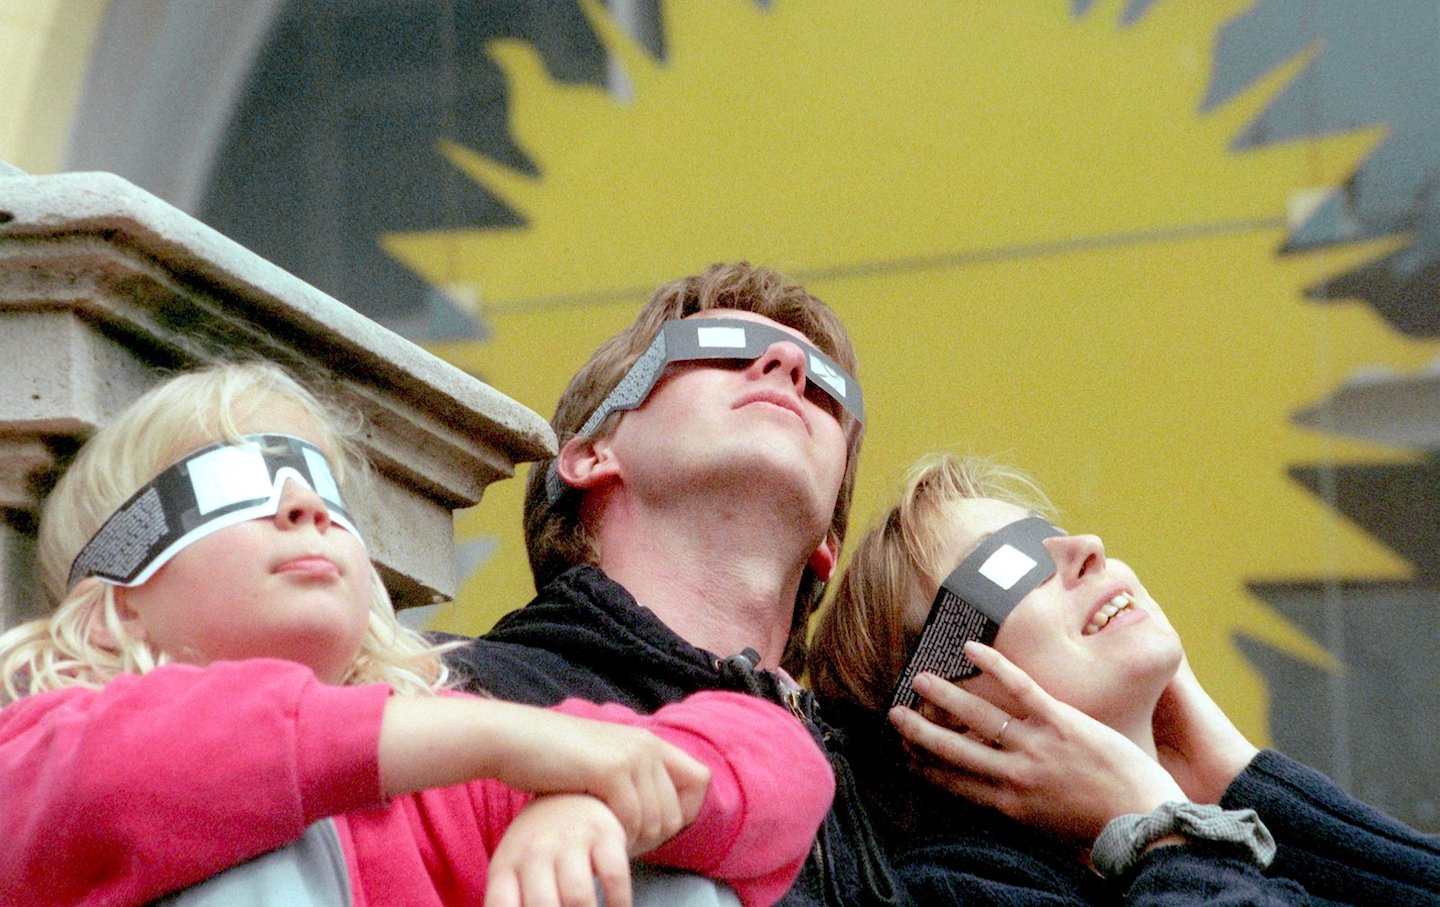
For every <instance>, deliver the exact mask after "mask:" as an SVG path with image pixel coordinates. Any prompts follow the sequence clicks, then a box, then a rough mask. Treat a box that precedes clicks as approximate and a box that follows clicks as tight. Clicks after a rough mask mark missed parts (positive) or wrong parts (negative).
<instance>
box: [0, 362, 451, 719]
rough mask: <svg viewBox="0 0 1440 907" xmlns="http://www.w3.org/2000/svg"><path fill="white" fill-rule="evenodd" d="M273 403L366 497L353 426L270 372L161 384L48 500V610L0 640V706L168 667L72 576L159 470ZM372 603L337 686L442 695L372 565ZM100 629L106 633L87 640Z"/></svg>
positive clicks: (425, 649)
mask: <svg viewBox="0 0 1440 907" xmlns="http://www.w3.org/2000/svg"><path fill="white" fill-rule="evenodd" d="M277 403H278V404H281V405H286V404H289V405H294V406H298V407H299V408H301V409H302V410H303V411H304V412H305V413H306V414H307V415H308V416H309V417H310V419H311V420H312V421H313V422H314V424H315V426H316V433H317V435H318V436H317V437H314V438H310V439H307V440H310V441H313V442H314V443H315V444H317V445H318V446H319V447H320V448H321V449H322V450H324V451H325V452H326V455H327V457H328V458H329V459H330V461H331V467H332V470H333V472H334V474H335V479H336V482H337V483H338V484H339V486H340V488H341V489H342V491H345V492H347V493H346V495H345V496H346V498H347V500H358V499H360V498H363V497H364V496H365V495H366V494H367V493H368V491H369V487H368V486H369V482H370V476H369V472H368V469H367V464H366V460H365V457H364V455H363V453H362V452H361V450H360V447H359V444H358V442H357V437H358V434H359V429H360V420H359V417H358V416H355V415H354V414H352V413H348V412H347V411H345V410H343V409H341V408H339V407H337V406H335V405H333V404H330V403H327V402H322V401H321V399H320V398H319V397H317V396H316V395H315V394H313V393H311V392H310V391H309V390H307V389H306V388H305V387H304V386H302V385H301V384H300V383H299V382H298V381H296V380H295V379H294V378H293V377H291V376H290V375H289V374H288V373H287V372H285V371H284V370H283V369H282V368H280V367H279V366H277V365H273V364H271V363H267V362H244V363H228V364H223V365H217V366H212V367H209V368H205V369H201V370H197V371H192V372H186V373H183V374H179V375H176V376H173V377H171V378H169V379H168V380H166V381H163V382H162V383H160V384H159V385H158V386H156V387H154V388H152V389H151V390H149V391H148V392H146V393H145V394H143V395H142V396H140V397H139V398H138V399H136V400H135V401H134V402H133V403H131V404H130V405H129V406H128V407H126V408H125V409H124V410H122V411H121V412H120V414H119V415H118V416H116V417H115V419H114V420H113V421H111V422H110V423H108V424H107V425H105V426H104V427H103V428H101V429H100V430H99V431H97V432H96V433H95V435H94V436H93V437H92V438H90V440H89V441H88V442H87V443H86V444H85V445H84V447H82V448H81V450H80V453H79V454H78V455H77V456H76V457H75V460H74V462H73V463H72V464H71V465H70V467H69V468H68V469H66V471H65V473H64V475H62V476H61V478H60V481H59V482H58V483H57V484H56V485H55V489H54V491H52V492H51V493H50V495H49V497H48V499H47V500H46V502H45V508H44V512H43V515H42V516H41V520H40V532H39V541H38V543H37V545H36V549H37V553H36V559H37V562H38V569H39V574H40V581H41V584H42V585H43V586H44V588H45V592H46V594H47V596H48V598H49V600H50V601H51V602H53V603H57V604H56V606H55V608H54V611H53V612H52V613H51V614H50V615H49V616H48V617H44V618H40V619H37V620H32V621H29V622H27V623H24V624H21V625H19V626H17V627H14V628H13V629H11V630H9V631H8V632H6V633H4V634H3V635H0V678H3V682H4V687H3V695H0V701H9V700H13V699H18V698H20V697H21V696H24V695H27V694H30V693H39V692H42V691H45V690H53V689H59V688H61V687H71V686H82V687H91V688H99V687H102V686H104V685H105V684H107V683H108V682H110V681H111V680H112V679H114V678H115V677H116V676H117V675H119V674H124V673H130V674H143V673H145V672H147V671H150V670H152V669H154V668H155V667H157V666H158V665H161V664H164V663H165V662H166V661H167V660H168V658H167V656H166V655H165V654H164V653H162V652H160V651H158V650H156V649H155V648H154V647H153V646H152V645H151V644H150V643H148V642H146V641H143V640H137V639H135V638H134V636H132V635H131V634H130V633H128V632H127V631H126V629H125V626H124V623H123V621H122V620H121V612H120V610H119V608H118V606H117V601H116V595H115V587H114V586H112V585H110V584H109V583H106V582H102V581H100V580H98V579H94V578H87V579H82V580H80V581H79V582H78V583H76V584H75V586H74V587H73V588H69V587H67V581H68V576H69V572H70V565H71V564H72V563H73V561H74V560H75V557H76V555H78V554H79V553H80V549H81V548H83V547H84V546H85V544H86V543H87V542H88V541H89V540H90V538H91V537H92V536H93V535H94V534H95V532H96V531H97V530H98V529H99V528H100V526H101V525H102V524H103V523H104V522H105V520H107V519H108V518H109V517H110V515H111V514H113V513H114V512H115V511H116V510H117V509H118V508H119V507H120V505H121V504H123V503H125V501H126V500H127V499H128V498H129V497H130V496H131V495H132V494H134V493H135V492H136V491H137V490H139V489H140V487H141V486H143V485H144V484H145V483H147V482H149V481H150V480H151V479H153V478H154V477H155V476H156V475H157V474H159V473H160V472H161V471H162V470H163V469H164V468H165V467H166V466H168V465H170V464H171V463H173V462H175V461H176V460H178V459H180V458H181V457H182V456H184V455H185V454H186V453H189V452H190V451H192V450H196V449H198V448H200V447H204V446H206V445H208V444H212V443H215V442H217V441H236V440H238V439H239V437H240V436H241V432H240V431H239V430H238V429H237V427H236V426H237V424H239V423H240V422H241V420H242V419H243V418H244V417H246V416H247V415H253V414H257V413H259V414H263V412H264V411H265V410H266V408H268V407H270V406H273V405H275V404H277ZM371 593H372V594H371V602H370V620H369V626H368V627H367V629H366V632H365V638H364V641H363V642H362V644H361V649H360V654H359V656H358V657H357V658H356V659H355V663H354V665H353V666H352V667H351V669H350V671H349V672H348V673H347V674H346V675H345V677H344V678H343V680H342V681H341V682H342V683H343V684H362V683H374V682H381V683H388V684H390V685H391V686H392V687H393V688H394V689H395V690H396V691H397V692H400V693H408V694H424V693H430V692H433V691H435V690H437V689H439V688H440V687H441V686H443V684H444V683H445V680H446V677H447V673H446V669H445V667H444V664H443V663H442V661H441V660H440V657H439V653H440V652H441V651H443V647H436V646H432V645H431V644H429V643H428V642H427V641H426V640H425V639H424V637H422V636H421V635H420V634H418V633H416V632H414V631H413V630H409V629H407V628H405V627H403V626H401V625H400V623H399V621H397V620H396V618H395V609H394V606H393V605H392V604H391V601H390V595H389V593H388V592H387V591H386V590H385V585H384V583H383V582H382V581H381V579H380V575H379V573H378V572H377V571H376V570H375V568H374V566H373V564H372V566H371ZM99 627H103V628H104V630H105V631H106V632H104V633H96V632H95V630H96V629H97V628H99ZM107 636H108V639H105V637H107ZM98 640H105V641H104V642H100V641H98Z"/></svg>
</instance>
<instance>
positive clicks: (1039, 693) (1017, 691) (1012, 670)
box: [965, 641, 1055, 716]
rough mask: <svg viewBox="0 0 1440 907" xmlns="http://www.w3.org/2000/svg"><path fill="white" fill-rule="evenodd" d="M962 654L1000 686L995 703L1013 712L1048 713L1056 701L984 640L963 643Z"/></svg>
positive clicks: (1022, 670)
mask: <svg viewBox="0 0 1440 907" xmlns="http://www.w3.org/2000/svg"><path fill="white" fill-rule="evenodd" d="M965 657H967V658H969V659H970V661H971V662H972V663H973V664H974V665H975V666H976V667H977V668H979V669H980V670H981V671H983V672H985V673H986V674H988V675H990V676H991V677H993V678H994V679H995V681H996V682H997V683H999V685H1000V689H1001V691H1002V692H1001V694H1000V695H999V696H997V697H996V698H998V699H1001V701H999V702H996V703H994V704H995V705H996V706H998V707H1000V708H1002V709H1004V710H1005V711H1007V712H1009V713H1010V714H1012V715H1039V716H1044V715H1048V714H1049V713H1050V711H1051V709H1052V708H1053V706H1054V703H1055V700H1054V699H1053V698H1052V697H1051V696H1050V694H1049V693H1047V692H1045V691H1044V690H1042V689H1041V688H1040V685H1039V684H1038V683H1036V682H1035V681H1034V680H1032V679H1030V675H1029V674H1026V673H1025V671H1024V669H1022V668H1020V667H1019V666H1017V665H1016V664H1015V663H1014V662H1012V661H1011V660H1010V659H1008V658H1006V657H1005V656H1004V655H1001V654H1000V653H999V652H998V651H996V650H995V649H992V648H990V647H989V646H987V645H985V644H984V643H979V642H974V641H971V642H968V643H966V644H965Z"/></svg>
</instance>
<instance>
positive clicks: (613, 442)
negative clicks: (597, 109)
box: [450, 264, 902, 904]
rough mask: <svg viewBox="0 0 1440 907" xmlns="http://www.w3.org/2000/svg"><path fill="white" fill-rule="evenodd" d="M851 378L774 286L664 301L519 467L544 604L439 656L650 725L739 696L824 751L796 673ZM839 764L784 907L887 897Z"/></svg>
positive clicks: (500, 687) (851, 444)
mask: <svg viewBox="0 0 1440 907" xmlns="http://www.w3.org/2000/svg"><path fill="white" fill-rule="evenodd" d="M854 371H855V353H854V349H853V348H852V347H851V345H850V341H849V338H848V337H847V335H846V334H845V330H844V327H843V326H842V325H841V324H840V321H839V319H838V318H837V317H836V316H835V314H834V313H833V312H832V311H830V309H829V308H828V307H826V306H825V305H824V303H822V302H821V301H820V300H818V299H816V298H815V297H813V296H811V295H810V294H809V293H807V292H806V291H805V290H804V289H802V288H801V287H798V286H795V285H792V284H788V283H787V282H786V281H785V280H784V279H783V278H782V277H780V276H779V275H778V274H776V273H774V272H773V271H769V270H766V269H764V268H757V267H752V266H750V265H747V264H736V265H715V266H712V267H711V268H710V269H709V270H707V271H706V272H705V273H703V274H701V275H698V276H694V277H689V278H685V279H682V280H679V281H675V282H673V283H669V284H666V285H664V286H662V287H660V288H659V289H658V290H656V292H655V293H654V295H652V297H651V298H650V300H649V302H647V303H646V305H645V307H644V308H643V309H642V310H641V312H640V315H639V317H638V318H637V319H636V321H635V323H634V324H632V325H631V326H630V327H628V328H626V329H625V330H623V331H621V332H620V333H619V334H618V335H617V336H615V337H614V338H612V339H611V340H609V341H608V342H606V343H605V344H604V345H603V346H601V347H600V349H599V350H597V351H596V352H595V354H594V355H593V356H592V357H591V358H590V361H589V362H587V363H586V364H585V365H584V366H583V367H582V368H581V369H580V371H579V373H578V374H576V376H575V377H574V379H572V381H571V382H570V385H569V387H568V388H567V389H566V391H565V393H564V395H563V396H562V397H561V400H560V404H559V407H558V409H557V411H556V414H555V418H554V420H553V425H554V427H555V431H556V434H557V435H558V437H559V440H560V444H561V449H560V452H559V455H558V456H557V457H556V458H555V459H554V460H552V461H547V462H541V463H537V464H535V465H534V466H533V467H532V468H531V472H530V479H529V483H528V485H527V489H526V498H525V535H526V544H527V546H528V548H529V554H530V565H531V569H532V571H533V572H534V574H535V582H536V587H537V588H538V589H539V590H540V591H539V594H538V595H537V596H536V598H535V600H534V601H532V602H531V603H530V604H529V605H528V606H526V607H525V608H523V609H521V610H519V611H516V612H514V613H512V614H510V615H508V616H507V617H505V618H504V619H503V620H501V621H500V623H499V624H497V625H496V627H495V629H494V630H493V631H491V632H490V633H489V634H487V635H486V636H485V637H484V638H482V639H480V640H477V641H475V642H474V643H472V644H470V645H469V646H466V647H465V648H463V649H460V650H457V651H455V652H452V653H451V655H450V659H451V663H452V665H453V667H455V669H456V671H457V673H458V674H459V675H460V676H461V677H462V678H464V679H465V680H466V681H468V682H469V683H471V684H472V685H473V686H475V687H476V688H480V689H485V690H488V691H490V692H491V693H493V694H494V695H497V696H501V697H504V698H508V699H517V700H521V701H526V702H532V703H536V704H550V703H553V702H556V701H559V700H560V699H563V698H565V697H567V696H580V697H584V698H586V699H591V700H594V701H600V702H621V703H624V704H626V705H629V706H631V707H632V708H636V709H640V710H643V711H650V710H654V709H656V708H659V707H660V706H661V705H664V704H665V703H668V702H673V701H675V700H677V699H680V698H682V697H684V696H686V695H689V694H690V693H694V692H697V691H700V690H706V689H739V690H745V691H748V692H751V693H753V694H754V695H757V696H763V697H765V698H768V699H771V700H774V701H777V702H781V703H783V704H785V705H787V706H788V707H789V708H790V709H791V710H792V711H793V712H794V713H795V714H796V715H797V716H799V717H800V718H801V719H802V720H804V721H805V723H806V724H807V726H809V727H810V728H811V730H812V732H813V733H814V734H815V736H816V739H817V740H818V741H820V742H821V743H822V745H824V744H826V743H829V742H832V739H833V738H831V735H829V733H828V728H827V727H826V726H825V725H824V724H823V723H822V722H821V721H820V720H819V718H818V717H817V716H816V714H815V710H814V706H813V703H812V701H811V699H810V696H809V694H808V693H807V692H805V691H803V690H801V689H800V688H799V687H798V685H796V684H795V682H794V681H793V680H792V679H791V674H798V673H799V672H800V671H801V670H802V669H803V667H804V660H805V631H806V623H807V619H808V617H809V616H810V614H811V613H812V611H813V610H814V607H815V605H816V604H817V603H818V601H819V597H820V592H821V590H822V589H823V585H824V582H825V580H826V579H828V578H829V576H830V572H831V570H832V569H833V567H834V565H835V558H836V555H837V553H838V551H839V547H840V543H841V540H842V538H843V536H844V533H845V528H846V522H847V519H848V516H849V509H850V499H851V493H852V490H853V488H854V480H855V478H854V477H855V463H856V458H857V454H858V452H859V447H860V438H861V432H862V428H861V420H862V419H863V405H862V403H861V397H860V392H859V387H858V385H856V384H855V382H854V379H853V378H852V377H850V376H851V375H853V374H854ZM763 745H764V743H763V741H757V746H761V747H763ZM827 749H833V748H831V747H827ZM831 763H832V765H833V766H834V767H835V769H836V774H837V795H836V802H835V806H834V807H833V808H832V810H831V813H830V815H829V816H828V817H827V819H826V822H825V825H824V826H822V828H821V832H820V836H819V838H818V839H817V842H816V848H815V851H814V852H813V854H812V856H811V859H810V860H809V861H808V862H807V864H806V866H805V869H804V870H803V871H802V872H801V875H800V878H799V879H798V880H797V882H796V883H795V885H794V887H793V888H792V889H791V891H790V892H789V894H788V895H787V896H786V898H785V899H784V900H783V901H782V902H781V903H784V904H822V903H824V904H871V903H874V904H887V903H897V902H899V901H900V900H901V898H902V895H901V894H900V893H898V892H897V891H896V890H895V888H894V886H893V884H892V880H891V875H890V871H889V868H888V864H887V863H886V862H885V860H884V858H883V857H882V856H881V854H880V851H879V848H878V846H877V845H876V843H875V840H874V838H873V835H872V834H871V832H870V826H869V823H868V821H867V820H866V818H865V815H864V813H863V810H862V809H861V807H860V805H859V801H858V798H857V797H855V795H854V790H853V786H852V785H851V784H850V783H849V769H848V767H847V766H846V764H845V763H844V760H843V759H841V758H840V757H839V756H838V755H837V754H835V753H834V752H831Z"/></svg>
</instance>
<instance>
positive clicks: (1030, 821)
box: [811, 456, 1440, 904]
mask: <svg viewBox="0 0 1440 907" xmlns="http://www.w3.org/2000/svg"><path fill="white" fill-rule="evenodd" d="M1048 509H1049V508H1048V504H1047V503H1046V502H1045V499H1044V496H1043V495H1042V494H1041V493H1040V492H1039V491H1038V489H1036V488H1035V487H1034V485H1033V484H1031V483H1029V482H1028V480H1026V479H1025V478H1024V477H1023V476H1020V475H1019V474H1018V473H1015V472H1013V471H1010V470H1006V469H1004V468H1000V467H996V466H993V465H991V464H987V463H983V462H979V461H974V460H966V459H961V458H958V457H954V456H936V457H931V458H927V459H926V460H923V461H921V462H920V463H919V464H917V465H916V467H914V468H913V469H912V471H911V473H910V476H909V479H908V481H907V482H906V484H905V486H904V490H903V492H902V494H901V497H900V501H899V502H898V503H897V504H896V505H895V506H894V507H893V508H891V509H890V511H889V512H888V513H887V514H886V515H885V517H884V518H883V519H882V520H881V521H880V524H879V525H878V526H877V527H876V528H875V529H873V530H872V531H871V532H870V533H869V534H868V535H867V536H866V537H865V538H864V539H863V540H862V541H861V542H860V543H859V545H858V546H857V547H856V550H855V553H854V555H853V557H852V559H851V563H850V565H849V567H848V569H847V570H846V572H845V574H844V576H843V578H842V579H841V580H840V582H839V584H838V588H837V590H836V596H835V600H834V602H833V605H832V607H831V608H830V609H829V610H828V611H827V612H826V613H825V615H824V616H823V617H822V619H821V621H820V624H819V626H818V627H817V630H816V636H815V642H814V647H813V657H812V661H811V664H812V666H813V667H812V670H813V671H814V684H815V687H816V690H817V692H818V693H819V695H820V697H821V698H822V700H823V701H825V703H826V705H827V706H828V707H829V708H830V709H831V713H832V714H833V715H835V716H837V717H838V718H839V720H840V721H841V723H842V724H844V725H845V726H846V728H847V732H848V733H847V738H848V742H849V745H850V746H851V747H852V749H853V750H854V757H855V761H856V763H857V774H858V775H859V783H860V784H861V785H862V787H865V788H867V789H868V790H869V793H870V800H871V803H872V805H873V806H874V809H875V811H876V813H878V814H879V815H882V816H884V817H886V818H887V819H888V820H889V824H890V838H891V843H892V849H893V851H894V852H895V856H896V862H897V870H898V871H899V873H900V874H901V876H902V878H903V879H904V880H905V881H906V883H907V884H908V885H909V886H910V888H911V894H912V895H913V896H914V897H915V899H916V901H917V902H919V903H944V902H947V901H948V900H958V899H960V898H964V899H966V902H967V903H969V902H970V901H971V900H978V901H980V902H985V901H987V900H988V901H990V902H995V903H1096V902H1105V901H1108V900H1112V899H1115V898H1118V897H1125V898H1126V899H1128V900H1129V901H1131V902H1142V903H1143V902H1152V903H1195V902H1196V901H1197V900H1206V901H1207V902H1209V901H1210V900H1211V899H1218V900H1219V901H1220V902H1226V903H1229V902H1244V903H1307V902H1311V901H1313V900H1319V899H1328V900H1330V901H1339V902H1344V903H1366V904H1375V903H1387V904H1400V903H1435V901H1436V898H1437V892H1440V839H1436V838H1433V837H1427V836H1424V835H1420V834H1418V833H1417V832H1415V831H1413V830H1412V829H1409V828H1407V827H1405V826H1404V825H1402V824H1401V823H1399V822H1396V821H1394V820H1393V819H1390V818H1388V817H1386V816H1384V815H1381V814H1380V813H1378V812H1376V811H1374V810H1372V809H1370V808H1368V807H1366V806H1364V805H1363V804H1360V803H1357V802H1356V801H1354V800H1353V799H1352V798H1350V797H1348V796H1347V795H1346V794H1344V793H1343V792H1342V791H1340V790H1339V789H1338V788H1336V787H1335V786H1334V785H1333V784H1332V783H1331V782H1330V781H1329V780H1328V779H1325V778H1324V777H1323V776H1320V775H1319V774H1317V773H1315V772H1313V771H1311V770H1309V769H1307V768H1305V767H1303V766H1300V765H1298V764H1296V763H1294V762H1292V761H1290V760H1288V759H1286V758H1285V757H1284V756H1282V755H1280V754H1279V753H1275V752H1270V751H1266V752H1261V751H1259V750H1258V749H1257V748H1256V747H1254V746H1253V745H1252V744H1251V743H1250V742H1249V741H1248V740H1246V739H1245V737H1244V735H1242V734H1241V733H1240V732H1239V731H1238V729H1236V727H1235V726H1234V724H1233V723H1232V722H1231V721H1230V720H1229V719H1228V718H1227V717H1226V716H1225V715H1224V713H1223V712H1222V711H1221V710H1220V709H1219V708H1218V707H1217V706H1216V704H1215V703H1214V701H1213V700H1212V699H1210V697H1209V696H1208V695H1207V694H1206V693H1205V692H1204V690H1203V689H1202V688H1201V687H1200V685H1199V683H1198V682H1197V680H1196V679H1195V675H1194V673H1193V672H1192V671H1191V670H1190V668H1189V666H1188V664H1187V663H1186V661H1185V656H1184V650H1183V648H1182V647H1181V644H1180V640H1179V637H1178V636H1177V635H1176V633H1175V631H1174V629H1173V628H1172V627H1171V626H1170V624H1169V623H1168V621H1166V619H1165V617H1164V614H1163V612H1162V611H1161V610H1160V608H1159V606H1158V605H1157V604H1156V603H1155V601H1154V599H1153V598H1152V597H1151V596H1150V594H1149V592H1148V591H1146V589H1145V587H1144V586H1143V585H1142V584H1141V583H1140V581H1139V579H1138V578H1137V577H1136V575H1135V573H1134V572H1133V571H1132V570H1131V569H1130V568H1129V567H1127V566H1126V565H1125V564H1123V563H1121V562H1120V561H1117V560H1115V559H1113V558H1109V557H1107V555H1106V552H1105V548H1104V545H1103V543H1102V542H1101V541H1100V539H1099V538H1097V537H1095V536H1092V535H1070V534H1067V533H1065V532H1064V531H1063V530H1060V529H1058V528H1057V527H1054V526H1053V525H1052V524H1050V523H1049V522H1048V521H1047V520H1045V519H1043V518H1040V517H1038V516H1037V514H1038V513H1040V512H1044V511H1046V510H1048ZM984 642H989V643H991V644H992V645H993V648H991V647H989V646H986V645H983V644H982V643H984ZM932 665H933V666H938V667H939V668H940V672H939V675H937V674H936V673H934V672H932V671H931V670H929V668H930V666H932ZM941 675H943V676H944V677H947V678H960V679H959V683H958V685H956V684H954V683H950V682H948V681H947V680H945V679H942V676H941ZM912 689H913V693H912ZM912 703H914V704H916V705H917V707H918V708H919V709H920V711H919V712H917V711H915V710H913V709H912V708H909V707H908V705H909V704H912ZM922 713H924V714H922ZM931 719H934V720H931ZM887 722H888V724H887ZM937 722H938V723H937ZM892 727H893V728H894V729H895V730H897V731H898V732H899V733H898V735H897V734H896V733H893V732H891V730H890V728H892ZM902 738H903V741H904V742H903V743H902ZM902 747H904V748H905V749H908V750H909V751H910V752H911V753H914V754H916V755H915V760H914V762H915V767H916V769H917V771H916V772H915V773H911V772H909V771H905V770H904V769H903V768H901V769H898V770H897V766H903V765H905V764H906V762H907V761H908V760H906V759H905V758H904V756H903V755H902V752H901V751H902ZM917 775H918V777H917ZM922 778H923V779H924V780H921V779H922ZM937 787H938V788H941V789H943V791H945V792H948V793H949V794H952V795H956V796H955V797H954V798H953V799H945V798H944V797H943V795H941V796H940V797H939V798H937V793H938V792H937V791H936V788H937ZM1037 829H1039V830H1041V831H1043V832H1045V834H1043V835H1037V834H1036V830H1037ZM1102 831H1103V832H1104V834H1103V835H1102ZM1271 835H1273V841H1272V839H1271ZM1170 845H1175V846H1170ZM1276 845H1278V849H1277V848H1276Z"/></svg>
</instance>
